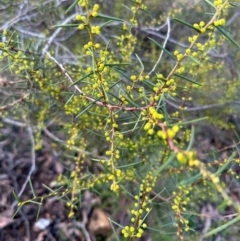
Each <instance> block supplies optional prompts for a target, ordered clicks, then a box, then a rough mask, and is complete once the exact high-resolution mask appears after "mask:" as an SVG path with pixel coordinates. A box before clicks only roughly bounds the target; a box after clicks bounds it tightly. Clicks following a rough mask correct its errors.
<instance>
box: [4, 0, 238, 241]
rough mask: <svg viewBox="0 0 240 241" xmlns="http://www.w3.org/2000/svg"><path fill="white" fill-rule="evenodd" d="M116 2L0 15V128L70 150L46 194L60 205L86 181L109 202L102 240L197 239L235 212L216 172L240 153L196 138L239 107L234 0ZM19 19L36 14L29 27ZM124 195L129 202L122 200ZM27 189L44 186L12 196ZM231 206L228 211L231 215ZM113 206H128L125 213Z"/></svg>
mask: <svg viewBox="0 0 240 241" xmlns="http://www.w3.org/2000/svg"><path fill="white" fill-rule="evenodd" d="M33 2H34V1H33ZM124 2H125V1H105V2H101V3H99V4H97V1H96V2H95V1H87V0H80V1H74V2H73V3H72V4H70V3H69V1H66V4H60V5H59V6H54V5H53V4H52V3H46V4H43V5H41V6H38V7H36V6H37V5H35V4H36V3H34V4H33V5H32V6H33V9H32V10H31V11H29V12H28V16H29V19H30V21H29V20H25V19H24V18H23V17H21V18H20V17H19V19H17V20H16V21H17V22H16V23H13V24H12V26H11V25H10V23H9V24H8V25H5V28H4V30H3V34H2V42H1V43H0V50H1V60H2V71H3V73H4V74H5V77H4V78H3V79H2V84H3V86H4V88H5V90H4V92H2V93H3V95H4V96H8V98H3V97H2V100H4V102H3V104H2V107H1V110H2V122H3V124H2V125H3V127H2V128H4V125H7V124H8V123H12V124H15V125H21V124H23V127H24V126H25V127H28V128H30V127H31V128H30V129H32V130H33V136H34V141H32V142H31V143H32V145H33V146H34V150H35V151H36V153H38V152H39V151H40V150H42V149H43V148H44V143H45V142H51V147H52V151H55V152H57V153H59V156H60V157H61V158H60V159H61V160H62V162H63V163H64V162H65V161H64V160H66V159H69V160H71V162H74V164H75V165H74V166H75V167H74V169H72V170H70V171H69V172H70V173H69V172H67V171H66V175H61V176H59V178H58V180H57V181H56V183H55V186H53V187H51V189H50V188H49V196H52V195H62V199H63V200H64V201H65V202H66V205H67V206H68V207H69V217H74V216H75V214H76V208H77V206H78V204H79V203H80V202H81V198H80V194H81V193H83V192H84V191H85V190H86V189H89V190H90V191H91V192H92V193H95V194H96V195H98V196H99V197H100V199H101V200H102V201H106V202H107V203H110V202H111V203H112V206H110V210H111V213H112V218H111V219H110V222H111V225H112V228H113V230H114V232H113V234H112V236H111V237H110V239H111V240H120V239H123V238H125V240H129V241H130V240H138V239H140V238H141V237H142V236H143V235H144V234H148V235H150V236H151V237H152V239H153V240H160V239H161V240H176V236H177V237H178V239H179V240H197V239H199V238H202V239H203V238H205V237H208V236H211V235H215V234H218V233H219V232H224V230H226V229H227V228H228V227H229V226H231V225H234V223H236V222H237V221H239V214H240V213H239V212H240V211H239V210H240V209H239V205H238V204H237V203H236V202H234V200H233V198H232V197H231V195H230V193H229V191H228V188H227V186H226V183H225V182H224V178H223V177H224V175H229V176H230V178H231V180H236V179H238V178H239V176H238V175H237V173H236V172H235V169H231V168H230V167H231V166H232V165H233V164H236V165H238V163H239V158H238V155H237V152H236V151H234V149H231V148H230V147H228V146H226V145H229V143H225V142H224V145H225V146H224V148H225V149H224V150H229V151H228V152H227V157H225V158H223V157H222V156H221V153H222V151H221V150H215V151H214V152H215V156H214V155H212V153H213V152H209V153H210V154H209V153H205V152H204V151H202V150H201V148H202V146H201V145H202V144H201V141H200V142H198V141H196V138H200V140H202V139H203V136H204V135H205V134H204V133H206V132H204V130H206V129H207V128H208V129H210V130H212V131H213V132H215V131H216V129H217V128H219V131H221V132H222V134H223V131H224V130H226V129H234V128H235V125H234V124H235V123H232V124H231V125H230V124H229V123H227V120H228V119H231V116H233V113H235V112H236V111H238V109H239V108H238V107H237V105H236V103H238V102H237V101H238V91H239V84H238V73H237V72H238V70H237V69H236V68H235V67H234V66H232V63H234V62H235V61H236V60H238V59H239V52H235V50H236V49H239V45H238V44H237V42H236V40H234V38H233V37H232V35H237V34H236V31H237V29H236V27H234V25H233V23H234V22H235V21H237V19H236V18H235V19H231V18H230V16H231V14H232V13H233V11H235V6H234V5H233V4H231V3H230V2H229V1H222V0H218V1H213V2H212V1H207V0H206V1H202V2H199V1H193V2H191V3H190V1H179V2H177V3H170V2H168V1H160V2H157V1H142V0H136V1H129V2H127V3H126V5H123V3H124ZM50 5H51V7H53V8H54V9H55V11H51V10H49V9H50ZM157 6H159V8H158V7H157ZM13 12H14V11H13ZM31 14H33V15H31ZM44 14H46V15H44ZM49 15H50V16H51V18H50V17H49ZM159 15H160V16H159ZM32 16H37V17H36V18H35V19H34V18H33V17H32ZM42 16H45V18H44V17H42ZM233 16H235V15H233ZM26 21H29V23H31V24H32V25H38V21H39V25H38V30H37V31H33V27H32V26H31V24H30V26H29V25H27V26H25V25H24V24H25V23H26ZM34 21H35V22H34ZM231 21H232V22H231ZM56 22H57V23H56ZM53 25H54V26H53ZM229 29H231V31H232V32H231V31H230V30H229ZM226 64H229V67H228V68H227V67H226ZM9 76H12V80H11V81H9ZM19 90H20V91H19ZM212 108H214V109H212ZM226 133H229V132H224V134H223V135H224V137H225V136H227V135H228V134H226ZM233 138H237V137H234V136H233ZM236 141H237V139H236ZM231 144H232V142H231ZM29 178H31V177H30V176H29ZM59 185H60V186H61V187H62V188H63V187H64V191H62V189H60V190H59V189H58V187H59ZM15 196H16V198H17V199H19V196H20V195H17V194H15ZM122 199H124V200H126V201H125V202H126V203H127V206H126V207H120V206H119V203H120V201H121V200H122ZM36 200H38V202H42V201H43V197H42V196H39V197H38V196H35V195H33V198H32V199H29V200H26V201H20V199H19V205H20V207H22V206H23V205H24V204H26V203H28V202H36ZM109 200H111V201H109ZM204 202H208V203H214V205H216V206H217V207H218V208H219V211H222V216H221V217H222V218H221V220H219V222H218V223H217V224H216V226H215V227H214V225H213V226H207V225H208V224H207V221H206V220H209V219H210V220H212V217H205V216H204V213H203V212H202V213H201V212H200V211H199V209H200V206H201V205H203V203H204ZM114 205H116V206H114ZM230 207H231V208H232V209H233V210H234V212H235V214H236V217H234V218H233V219H231V220H228V219H227V218H226V217H225V216H224V214H225V211H226V210H227V208H230ZM122 208H124V210H121V209H122ZM117 211H122V212H125V213H126V218H125V220H124V221H122V222H121V221H120V220H119V219H118V217H117V215H115V216H114V213H117ZM205 214H206V213H205ZM209 215H210V216H211V214H209ZM233 216H234V215H233ZM199 217H201V218H199ZM200 222H201V223H202V225H203V226H204V227H203V228H202V230H201V231H198V228H199V223H200ZM120 231H121V232H120ZM226 235H227V234H226ZM110 239H109V240H110Z"/></svg>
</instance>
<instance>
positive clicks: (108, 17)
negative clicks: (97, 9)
mask: <svg viewBox="0 0 240 241" xmlns="http://www.w3.org/2000/svg"><path fill="white" fill-rule="evenodd" d="M96 18H102V19H107V20H113V21H117V22H124V21H125V20H123V19H121V18H116V17H112V16H108V15H105V14H100V13H98V15H97V17H96Z"/></svg>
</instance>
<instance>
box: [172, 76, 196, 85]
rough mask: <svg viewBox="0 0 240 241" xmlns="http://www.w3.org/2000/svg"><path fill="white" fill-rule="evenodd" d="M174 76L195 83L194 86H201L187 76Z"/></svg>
mask: <svg viewBox="0 0 240 241" xmlns="http://www.w3.org/2000/svg"><path fill="white" fill-rule="evenodd" d="M174 75H175V76H177V77H179V78H181V79H185V80H187V81H189V82H191V83H193V84H196V85H200V86H201V84H199V83H198V82H197V81H195V80H192V79H190V78H188V77H186V76H183V75H180V74H174Z"/></svg>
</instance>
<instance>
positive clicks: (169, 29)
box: [148, 17, 171, 75]
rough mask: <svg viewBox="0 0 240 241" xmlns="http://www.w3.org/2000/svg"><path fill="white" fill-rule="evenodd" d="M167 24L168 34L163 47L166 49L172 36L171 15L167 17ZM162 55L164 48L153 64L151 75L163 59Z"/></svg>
mask: <svg viewBox="0 0 240 241" xmlns="http://www.w3.org/2000/svg"><path fill="white" fill-rule="evenodd" d="M167 26H168V31H167V36H166V39H165V41H164V43H163V48H164V49H165V47H166V44H167V42H168V39H169V37H170V32H171V24H170V18H169V17H167ZM162 55H163V50H162V51H161V53H160V55H159V58H158V60H157V62H156V64H155V65H154V66H153V68H152V70H151V71H150V72H149V73H148V75H151V74H152V73H153V72H154V71H155V69H156V68H157V66H158V64H159V63H160V61H161V58H162Z"/></svg>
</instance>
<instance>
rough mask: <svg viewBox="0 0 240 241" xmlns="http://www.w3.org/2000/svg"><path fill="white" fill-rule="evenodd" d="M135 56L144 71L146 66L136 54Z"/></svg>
mask: <svg viewBox="0 0 240 241" xmlns="http://www.w3.org/2000/svg"><path fill="white" fill-rule="evenodd" d="M135 55H136V57H137V60H138V62H139V64H140V65H141V67H142V69H144V65H143V63H142V60H141V59H140V58H139V57H138V55H137V54H135Z"/></svg>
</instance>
